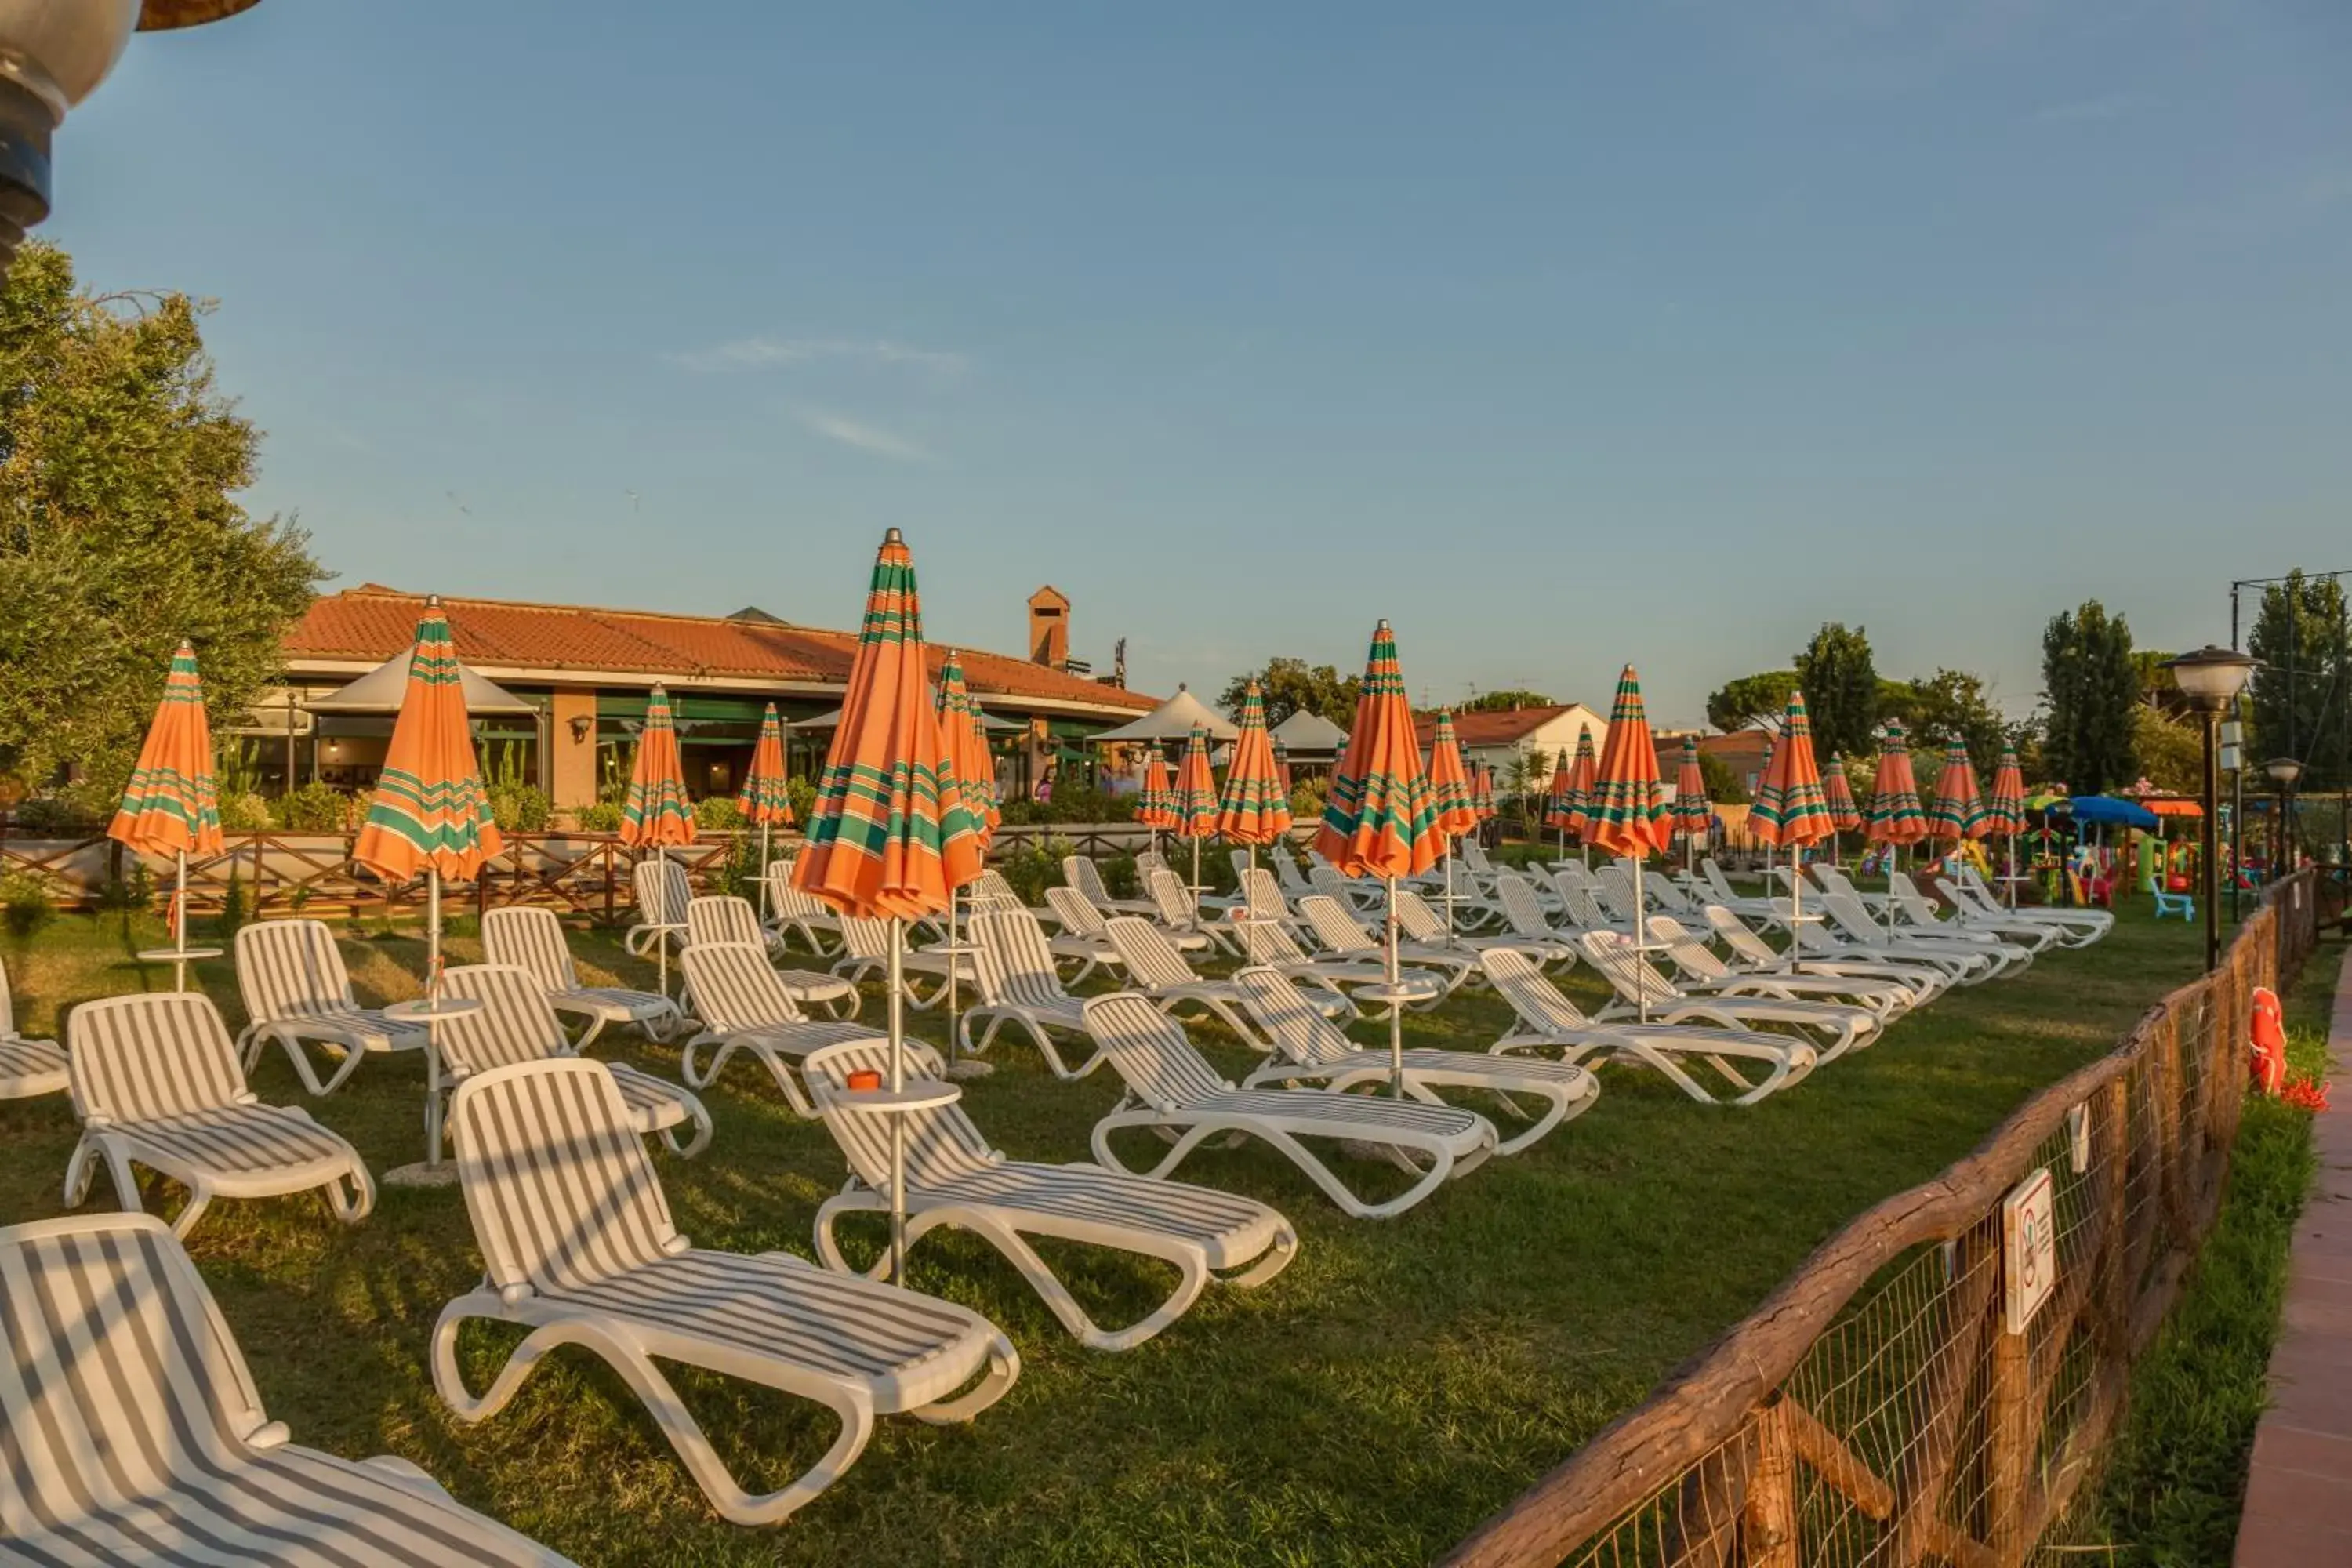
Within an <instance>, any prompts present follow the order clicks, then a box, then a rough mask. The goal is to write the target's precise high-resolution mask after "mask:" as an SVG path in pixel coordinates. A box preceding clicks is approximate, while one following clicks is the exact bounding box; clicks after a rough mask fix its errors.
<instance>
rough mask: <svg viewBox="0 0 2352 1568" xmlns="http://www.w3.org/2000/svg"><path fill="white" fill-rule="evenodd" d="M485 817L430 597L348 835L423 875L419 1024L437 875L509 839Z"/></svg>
mask: <svg viewBox="0 0 2352 1568" xmlns="http://www.w3.org/2000/svg"><path fill="white" fill-rule="evenodd" d="M505 843H506V841H505V838H504V837H503V836H502V835H500V833H499V826H498V824H497V823H496V822H493V821H492V820H491V819H490V802H489V796H488V794H487V793H486V792H485V791H484V790H483V788H482V777H481V774H480V773H479V772H478V770H477V766H476V762H475V757H474V736H473V731H471V730H470V729H469V728H467V721H466V696H465V692H464V690H463V689H461V688H460V687H459V685H458V677H457V646H456V644H455V643H453V642H452V641H451V640H450V637H449V619H448V617H447V616H445V615H444V614H443V613H442V611H441V601H440V600H438V599H437V598H436V599H427V600H426V601H425V615H424V617H423V618H422V619H421V620H419V621H418V622H417V623H416V648H415V652H414V653H412V654H411V655H410V656H409V660H408V687H407V689H406V690H405V691H404V693H403V694H402V696H401V700H400V716H399V717H398V718H397V719H395V720H394V721H393V726H392V743H391V744H390V745H389V746H388V747H386V748H385V750H384V754H383V773H382V775H381V776H380V777H379V778H378V779H377V781H376V786H375V795H374V797H373V799H371V800H370V801H369V802H368V814H367V820H366V821H365V822H364V823H362V825H361V826H360V833H359V837H358V839H357V840H356V841H355V842H354V843H353V844H352V859H354V860H356V861H358V862H359V863H360V864H361V865H362V866H365V867H367V868H370V869H371V870H373V871H374V872H375V873H376V874H377V875H378V876H381V877H382V878H383V879H384V880H385V881H387V882H404V881H406V880H408V879H410V878H411V877H414V876H415V875H416V874H417V873H419V872H420V871H421V872H423V873H424V874H425V995H426V1006H427V1009H428V1012H427V1015H426V1017H425V1031H426V1034H427V1036H428V1037H429V1036H430V1034H431V1032H432V1028H433V1021H432V1017H431V1013H430V1009H433V1008H435V1007H436V1006H437V1005H438V1004H439V999H440V991H441V882H442V879H444V878H447V879H450V880H453V881H467V880H470V879H473V878H474V877H477V876H478V875H480V873H481V869H482V866H483V863H484V862H485V861H487V860H488V859H489V858H490V857H491V856H493V855H496V854H497V853H498V852H499V850H500V849H502V848H504V847H505ZM425 1075H426V1079H427V1083H426V1090H425V1092H426V1100H425V1164H426V1167H427V1168H428V1169H431V1170H436V1171H437V1169H438V1167H439V1166H440V1163H441V1117H440V1105H439V1100H440V1092H441V1084H440V1052H439V1051H438V1050H436V1049H434V1048H432V1047H430V1045H429V1043H428V1047H427V1049H426V1051H425Z"/></svg>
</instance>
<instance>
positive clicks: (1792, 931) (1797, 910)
mask: <svg viewBox="0 0 2352 1568" xmlns="http://www.w3.org/2000/svg"><path fill="white" fill-rule="evenodd" d="M1804 929H1805V847H1804V846H1803V845H1801V844H1792V845H1790V847H1789V971H1790V973H1792V974H1793V973H1796V969H1797V962H1798V960H1797V953H1798V952H1799V948H1798V945H1797V944H1798V943H1799V942H1802V941H1803V940H1804Z"/></svg>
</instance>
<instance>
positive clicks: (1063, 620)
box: [1029, 584, 1070, 669]
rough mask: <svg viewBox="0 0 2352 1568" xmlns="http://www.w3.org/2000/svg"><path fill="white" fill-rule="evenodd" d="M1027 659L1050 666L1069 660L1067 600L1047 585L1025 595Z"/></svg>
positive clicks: (1057, 590)
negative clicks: (1027, 625)
mask: <svg viewBox="0 0 2352 1568" xmlns="http://www.w3.org/2000/svg"><path fill="white" fill-rule="evenodd" d="M1029 658H1030V660H1031V662H1033V663H1035V664H1042V665H1045V667H1047V668H1051V669H1059V668H1062V667H1063V666H1064V665H1066V664H1067V663H1068V662H1069V661H1070V601H1069V600H1068V599H1067V598H1066V597H1064V596H1063V594H1062V591H1061V590H1060V589H1059V588H1056V587H1055V586H1053V585H1052V584H1046V585H1045V587H1043V588H1040V589H1038V590H1037V591H1036V592H1035V593H1034V594H1032V595H1029Z"/></svg>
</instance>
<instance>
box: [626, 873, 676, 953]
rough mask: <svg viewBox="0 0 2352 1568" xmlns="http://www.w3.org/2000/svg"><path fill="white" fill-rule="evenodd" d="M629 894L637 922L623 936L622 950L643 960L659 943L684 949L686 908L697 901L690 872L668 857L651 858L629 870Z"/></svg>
mask: <svg viewBox="0 0 2352 1568" xmlns="http://www.w3.org/2000/svg"><path fill="white" fill-rule="evenodd" d="M629 890H630V892H631V894H632V895H633V896H634V897H635V900H636V905H637V919H636V923H635V924H634V925H632V926H631V927H629V929H628V930H627V931H625V932H623V933H622V936H621V945H622V947H623V948H624V949H625V950H626V951H627V952H629V953H631V954H632V955H633V956H635V957H638V958H643V957H644V956H645V955H646V953H649V952H653V950H654V943H655V942H656V941H666V942H668V943H669V944H670V945H671V946H672V947H682V946H684V945H685V942H686V931H685V930H684V927H685V925H686V906H687V905H688V903H689V902H690V901H692V900H693V898H694V884H693V882H692V881H691V880H690V879H688V876H687V874H686V868H685V867H683V866H681V865H679V864H678V863H677V861H675V860H673V859H671V858H669V857H668V856H667V855H647V856H646V857H645V858H642V859H640V860H639V861H638V862H637V863H636V864H635V865H634V866H632V867H630V868H629Z"/></svg>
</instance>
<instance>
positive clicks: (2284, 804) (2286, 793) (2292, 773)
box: [2263, 757, 2303, 882]
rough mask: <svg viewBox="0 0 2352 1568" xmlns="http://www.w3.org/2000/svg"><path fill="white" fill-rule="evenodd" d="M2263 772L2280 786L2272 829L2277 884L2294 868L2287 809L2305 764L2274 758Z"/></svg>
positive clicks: (2272, 857) (2264, 766)
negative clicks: (2289, 850) (2289, 849)
mask: <svg viewBox="0 0 2352 1568" xmlns="http://www.w3.org/2000/svg"><path fill="white" fill-rule="evenodd" d="M2263 772H2264V773H2268V774H2270V775H2271V783H2273V784H2276V785H2278V816H2277V817H2276V819H2275V823H2274V826H2273V827H2272V829H2271V880H2272V881H2273V882H2275V881H2277V880H2278V879H2280V878H2281V877H2284V876H2285V875H2286V874H2287V873H2288V872H2289V871H2291V870H2293V869H2294V868H2293V867H2292V866H2289V865H2288V864H2287V845H2288V844H2289V842H2290V841H2291V839H2290V837H2289V834H2288V832H2287V816H2286V814H2287V808H2288V805H2289V804H2290V803H2291V802H2292V801H2293V799H2294V781H2295V780H2297V779H2299V778H2301V777H2302V776H2303V764H2302V763H2299V762H2297V761H2296V760H2295V759H2294V758H2293V757H2273V758H2272V759H2271V760H2270V761H2269V762H2267V763H2263Z"/></svg>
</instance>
